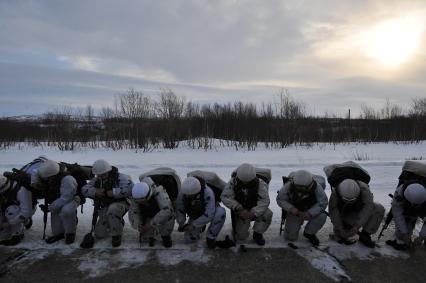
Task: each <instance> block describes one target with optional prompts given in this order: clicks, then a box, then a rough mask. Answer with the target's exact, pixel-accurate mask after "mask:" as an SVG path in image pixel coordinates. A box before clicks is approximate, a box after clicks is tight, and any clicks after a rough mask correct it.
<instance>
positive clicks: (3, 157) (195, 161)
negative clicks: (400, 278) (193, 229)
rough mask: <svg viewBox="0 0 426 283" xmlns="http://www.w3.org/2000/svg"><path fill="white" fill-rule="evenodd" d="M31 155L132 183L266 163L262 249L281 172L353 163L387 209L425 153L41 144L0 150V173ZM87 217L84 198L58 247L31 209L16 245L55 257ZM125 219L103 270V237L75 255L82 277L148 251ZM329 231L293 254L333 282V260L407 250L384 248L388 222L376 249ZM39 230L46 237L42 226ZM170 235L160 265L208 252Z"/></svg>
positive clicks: (84, 228) (393, 148)
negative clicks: (67, 148)
mask: <svg viewBox="0 0 426 283" xmlns="http://www.w3.org/2000/svg"><path fill="white" fill-rule="evenodd" d="M39 155H46V156H48V157H49V158H50V159H53V160H57V161H66V162H72V163H73V162H78V163H80V164H87V165H91V164H92V163H93V162H94V161H95V160H96V159H99V158H103V159H106V160H108V161H109V162H110V163H111V164H113V165H115V166H117V167H118V168H119V170H120V171H121V172H123V173H126V174H129V175H130V176H131V177H132V179H133V180H134V181H136V180H137V177H138V176H139V174H141V173H143V172H146V171H148V170H151V169H154V168H156V167H162V166H167V167H171V168H174V169H175V170H176V171H177V172H178V174H179V175H180V177H181V178H182V179H183V178H184V177H185V176H186V173H188V172H189V171H192V170H197V169H200V170H208V171H214V172H215V173H217V174H218V175H219V176H220V177H221V178H222V179H223V180H225V181H228V180H229V177H230V174H231V172H232V171H233V170H234V169H235V168H236V167H237V166H238V165H239V164H241V163H243V162H250V163H252V164H254V165H255V166H258V167H265V168H270V169H271V170H272V181H271V183H270V198H271V205H270V208H271V209H272V211H273V212H274V217H273V222H272V224H271V227H270V228H269V230H268V231H267V232H266V233H265V238H266V240H267V243H266V247H273V248H288V247H287V243H286V242H285V241H284V240H283V238H282V236H279V225H280V221H281V219H280V217H281V209H280V208H279V207H278V206H277V204H276V200H275V198H276V194H277V191H278V190H279V189H280V188H281V185H282V179H281V176H283V175H288V173H290V172H291V171H294V170H297V169H306V170H309V171H311V172H312V173H315V174H320V175H323V176H324V172H323V171H322V168H323V167H324V166H326V165H329V164H332V163H341V162H344V161H348V160H353V161H356V162H358V163H359V164H360V165H361V166H363V167H364V168H365V169H366V170H367V171H368V172H369V173H370V175H371V182H370V186H371V189H372V191H373V193H374V195H375V200H376V201H377V202H380V203H382V204H383V205H384V206H385V207H386V209H387V210H388V209H389V204H390V199H389V197H388V194H389V193H393V191H394V189H395V186H396V184H397V178H398V176H399V174H400V171H401V167H402V164H403V163H404V161H406V160H410V159H416V160H424V159H425V158H426V144H425V143H418V144H392V143H390V144H382V143H378V144H354V143H351V144H344V145H330V144H317V145H314V146H309V147H304V146H291V147H288V148H284V149H280V150H277V149H273V150H271V149H265V148H261V147H258V148H257V149H256V151H236V150H235V148H232V147H230V148H223V147H217V148H215V149H213V150H210V151H204V150H193V149H189V148H179V149H176V150H165V149H158V150H155V151H153V152H148V153H141V152H136V151H134V150H122V151H112V150H108V149H96V150H92V149H79V150H76V151H72V152H62V151H59V150H57V149H54V148H48V147H43V148H41V147H37V148H34V147H26V146H19V147H15V148H11V149H7V150H2V151H0V171H6V170H10V169H11V168H13V167H16V168H19V167H21V166H22V165H24V164H25V163H27V162H29V161H31V160H32V159H34V158H35V157H37V156H39ZM357 159H361V160H357ZM326 191H327V193H328V194H329V193H330V189H329V187H327V189H326ZM227 212H229V211H227ZM228 215H229V213H228ZM91 217H92V205H91V202H90V201H88V202H87V203H86V204H85V205H84V214H83V215H81V213H80V211H79V215H78V218H79V224H78V228H77V230H78V231H77V241H76V243H75V244H73V245H70V246H65V245H64V244H63V243H55V244H53V245H46V244H45V243H44V242H43V241H41V236H42V232H43V221H42V213H40V211H37V213H36V215H35V217H34V226H33V227H32V229H31V230H29V231H27V233H26V236H25V240H24V241H23V243H21V244H20V245H19V247H21V248H28V249H29V250H32V251H34V256H33V257H31V256H29V257H28V258H29V259H30V260H31V259H32V260H37V259H39V258H40V257H44V256H47V255H49V251H52V252H53V251H58V250H60V252H61V253H62V254H69V253H71V252H72V251H73V250H74V249H76V248H78V245H79V242H80V241H81V239H82V238H83V236H84V234H85V233H87V232H88V231H90V225H91V224H90V223H91ZM125 220H126V222H127V223H126V225H125V231H124V237H123V244H122V246H121V247H120V249H119V251H118V256H114V259H113V260H114V261H115V264H114V265H113V266H114V268H111V266H112V265H111V260H112V259H111V258H110V257H108V256H107V255H105V251H107V250H109V249H110V248H111V244H110V240H109V239H108V240H102V241H99V242H97V243H96V245H95V248H94V250H93V255H90V256H88V257H86V258H80V259H79V260H80V262H81V264H80V266H81V268H80V269H81V271H83V272H87V273H88V276H99V275H102V274H104V273H107V272H111V271H113V270H114V269H119V268H124V267H133V266H137V265H141V264H143V263H144V261H145V260H146V258H147V257H146V255H147V254H148V253H149V252H152V249H153V248H149V247H147V245H146V244H145V245H144V246H143V247H142V249H141V248H140V246H139V243H138V235H137V233H136V231H134V230H133V229H132V228H131V227H130V225H128V221H127V215H126V216H125ZM331 230H332V229H331V223H330V221H329V220H328V221H327V223H326V225H325V227H324V228H323V229H322V230H321V231H320V233H319V237H320V240H321V246H320V248H319V249H313V248H311V247H310V245H309V244H308V243H307V242H306V241H305V240H304V239H303V237H300V239H299V242H298V243H297V245H298V246H299V247H300V248H299V249H298V250H297V253H298V254H299V255H301V256H303V257H304V258H306V259H307V260H308V261H309V262H310V263H311V264H312V266H314V267H315V268H318V269H319V270H321V271H322V272H324V273H325V274H326V275H328V276H329V277H331V278H333V279H336V280H338V279H339V278H342V277H349V276H348V275H347V274H346V273H345V270H344V268H343V267H342V265H341V264H340V263H339V261H340V260H344V259H348V258H353V257H355V258H359V259H365V260H370V259H373V258H375V257H378V256H386V257H403V258H406V257H408V254H407V253H403V252H396V251H394V250H392V249H390V248H388V247H387V246H386V245H384V240H386V239H388V238H390V237H391V235H392V234H391V233H392V231H393V227H389V229H388V231H387V233H386V234H385V235H384V237H383V238H382V240H381V241H380V243H379V245H380V246H381V247H380V248H377V249H375V250H370V249H367V248H364V247H362V246H360V245H358V244H356V245H354V246H350V247H346V246H341V245H339V244H337V243H335V242H333V241H330V240H329V237H328V236H329V234H330V233H331ZM47 231H48V234H50V233H49V232H50V227H49V226H48V229H47ZM230 231H231V224H230V217H228V218H227V220H226V223H225V227H224V229H223V230H222V232H221V234H220V236H219V237H220V238H223V237H224V236H225V235H227V234H230ZM172 236H173V241H174V246H173V249H172V250H164V249H163V248H162V246H161V244H160V243H158V244H157V246H156V247H155V250H156V255H157V258H158V259H159V262H161V263H163V264H177V263H179V262H181V261H183V260H189V261H195V262H199V263H206V262H208V260H209V259H208V255H205V254H204V242H200V243H199V244H198V246H186V245H185V244H183V239H182V234H181V233H178V232H177V231H175V232H174V233H173V235H172ZM248 246H249V247H253V248H256V246H255V245H253V244H250V243H248ZM94 271H96V272H94Z"/></svg>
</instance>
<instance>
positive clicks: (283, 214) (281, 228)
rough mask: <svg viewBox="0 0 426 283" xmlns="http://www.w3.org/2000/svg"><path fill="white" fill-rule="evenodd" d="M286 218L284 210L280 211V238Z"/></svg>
mask: <svg viewBox="0 0 426 283" xmlns="http://www.w3.org/2000/svg"><path fill="white" fill-rule="evenodd" d="M286 217H287V212H286V211H285V210H284V209H281V224H280V236H281V234H282V233H283V231H284V224H285V219H286Z"/></svg>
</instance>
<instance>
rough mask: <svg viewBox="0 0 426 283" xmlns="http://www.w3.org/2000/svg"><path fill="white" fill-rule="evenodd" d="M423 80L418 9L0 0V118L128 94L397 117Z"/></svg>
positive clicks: (373, 4)
mask: <svg viewBox="0 0 426 283" xmlns="http://www.w3.org/2000/svg"><path fill="white" fill-rule="evenodd" d="M425 74H426V1H425V0H419V1H409V0H406V1H393V0H383V1H379V0H368V1H367V0H348V1H341V0H315V1H314V0H312V1H302V0H294V1H291V0H287V1H284V0H282V1H278V0H264V1H260V0H240V1H238V0H215V1H206V0H167V1H156V0H133V1H131V0H121V1H115V0H92V1H83V0H74V1H66V0H55V1H54V0H51V1H43V0H38V1H36V0H33V1H31V0H28V1H21V0H0V116H14V115H24V114H40V113H43V112H46V111H51V110H52V109H54V108H57V107H58V106H74V107H84V106H86V105H92V106H93V107H94V108H95V109H100V108H102V107H107V106H112V105H113V103H114V97H116V96H117V95H119V94H122V93H125V92H126V90H128V89H129V88H134V89H136V90H138V91H142V92H143V93H145V94H146V95H150V96H154V97H155V96H156V95H158V93H159V91H160V89H171V90H173V91H174V92H175V93H176V94H177V95H179V96H184V97H185V98H186V100H187V101H192V102H198V103H214V102H219V103H223V102H230V101H235V100H242V101H249V102H254V103H259V104H260V103H261V102H269V101H271V102H272V101H274V99H275V98H276V96H277V94H278V93H280V91H281V90H283V89H285V90H287V91H288V93H289V94H290V95H291V96H292V97H293V98H295V99H296V100H298V101H302V102H304V103H306V105H307V108H308V111H309V112H310V113H311V114H315V115H321V114H322V113H325V112H327V113H335V114H337V115H339V114H341V113H346V112H347V110H348V109H351V110H352V111H353V113H357V112H359V111H360V106H361V105H362V104H365V105H368V106H371V107H375V108H377V109H378V108H381V107H383V106H384V104H385V102H386V100H387V99H388V100H389V101H390V102H391V103H392V104H396V105H399V106H401V107H403V108H404V109H405V108H409V107H410V105H411V102H412V99H413V98H422V97H426V82H425V77H426V76H425Z"/></svg>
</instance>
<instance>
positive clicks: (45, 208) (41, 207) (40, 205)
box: [38, 204, 49, 213]
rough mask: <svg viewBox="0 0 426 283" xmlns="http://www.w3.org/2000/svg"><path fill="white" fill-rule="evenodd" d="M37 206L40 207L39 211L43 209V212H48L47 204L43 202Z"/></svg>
mask: <svg viewBox="0 0 426 283" xmlns="http://www.w3.org/2000/svg"><path fill="white" fill-rule="evenodd" d="M38 207H40V209H41V211H43V212H45V213H48V212H49V207H48V206H47V205H45V204H39V206H38Z"/></svg>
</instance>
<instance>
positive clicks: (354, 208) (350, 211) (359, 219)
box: [324, 161, 385, 248]
mask: <svg viewBox="0 0 426 283" xmlns="http://www.w3.org/2000/svg"><path fill="white" fill-rule="evenodd" d="M324 171H325V173H326V175H327V177H328V180H329V183H330V185H331V196H330V201H329V212H330V219H331V222H332V223H333V230H334V238H335V239H336V241H338V242H339V243H343V244H346V245H351V244H354V243H355V242H356V239H355V237H356V235H359V241H360V242H361V243H362V244H364V245H365V246H366V247H369V248H374V247H375V242H374V241H373V240H372V239H371V235H372V234H374V233H376V232H377V230H378V229H379V227H380V223H381V222H382V220H383V216H384V214H385V209H384V207H383V206H382V205H381V204H379V203H376V202H374V199H373V194H372V193H371V191H370V187H369V186H368V184H367V183H368V182H369V181H370V176H369V175H368V173H367V171H365V170H364V169H363V168H361V166H359V165H358V164H356V163H355V162H352V161H349V162H345V163H343V164H336V165H330V166H328V167H325V168H324ZM336 176H338V177H336ZM348 177H349V178H348ZM336 179H337V181H336Z"/></svg>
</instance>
